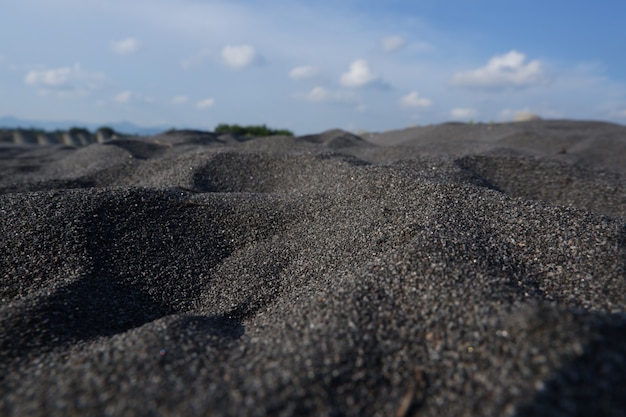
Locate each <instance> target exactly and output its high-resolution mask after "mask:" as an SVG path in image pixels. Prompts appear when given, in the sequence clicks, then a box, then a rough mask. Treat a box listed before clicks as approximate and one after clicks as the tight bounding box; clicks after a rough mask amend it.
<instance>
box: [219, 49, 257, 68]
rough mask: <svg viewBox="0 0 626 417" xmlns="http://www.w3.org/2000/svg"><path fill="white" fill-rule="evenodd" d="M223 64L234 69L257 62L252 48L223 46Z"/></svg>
mask: <svg viewBox="0 0 626 417" xmlns="http://www.w3.org/2000/svg"><path fill="white" fill-rule="evenodd" d="M222 58H223V59H224V62H225V63H226V64H227V65H228V66H230V67H233V68H235V69H242V68H245V67H249V66H250V65H252V64H254V63H255V62H256V61H257V60H258V56H257V53H256V51H255V49H254V47H252V46H250V45H238V46H231V45H228V46H225V47H224V49H222Z"/></svg>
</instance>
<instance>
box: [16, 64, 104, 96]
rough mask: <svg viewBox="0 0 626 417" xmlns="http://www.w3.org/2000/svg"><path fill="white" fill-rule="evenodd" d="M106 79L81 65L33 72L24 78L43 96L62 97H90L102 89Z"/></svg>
mask: <svg viewBox="0 0 626 417" xmlns="http://www.w3.org/2000/svg"><path fill="white" fill-rule="evenodd" d="M105 81H106V77H105V76H104V75H103V74H101V73H97V72H89V71H85V70H83V69H82V68H81V66H80V64H74V66H72V67H61V68H53V69H44V70H31V71H29V72H28V73H27V74H26V76H25V77H24V82H25V83H26V84H27V85H30V86H33V87H37V88H39V92H40V93H41V94H48V93H50V92H52V93H56V94H57V95H58V96H60V97H75V96H84V95H88V94H89V93H90V92H91V91H94V90H97V89H99V88H102V86H103V85H104V83H105Z"/></svg>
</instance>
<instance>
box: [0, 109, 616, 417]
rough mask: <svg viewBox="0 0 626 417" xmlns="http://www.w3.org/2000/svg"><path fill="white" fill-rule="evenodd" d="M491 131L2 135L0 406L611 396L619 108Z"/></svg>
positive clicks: (435, 403) (591, 399)
mask: <svg viewBox="0 0 626 417" xmlns="http://www.w3.org/2000/svg"><path fill="white" fill-rule="evenodd" d="M556 125H558V126H560V128H559V132H560V133H559V134H558V135H557V134H555V133H554V132H555V126H556ZM488 128H489V127H488V126H485V125H477V126H467V125H440V126H436V127H432V128H418V129H414V132H413V136H411V131H410V130H407V131H402V132H390V133H388V134H387V136H380V135H379V136H371V137H367V138H366V139H367V141H366V140H363V139H362V138H359V137H357V136H354V135H350V134H348V133H346V132H341V131H333V132H327V133H324V134H321V135H316V136H307V137H302V138H296V139H294V138H286V137H274V138H265V139H254V140H248V141H244V140H241V139H238V138H234V137H226V136H222V137H216V136H213V135H210V134H202V133H199V132H184V131H183V132H178V133H176V134H172V135H169V136H157V137H152V138H145V139H136V140H133V139H124V140H119V141H111V142H107V143H103V144H93V145H90V146H87V147H84V148H80V149H70V148H63V147H58V146H57V147H37V146H12V145H6V146H4V147H2V148H0V161H1V163H0V262H1V263H0V268H1V269H0V277H1V279H2V286H1V287H0V291H1V295H0V299H1V305H0V375H1V381H0V383H1V390H2V391H1V398H2V401H1V403H0V415H7V416H28V415H40V416H44V415H45V416H48V415H56V416H67V415H85V416H88V415H89V416H91V415H111V416H119V415H125V416H153V415H171V416H207V415H208V416H212V415H215V416H227V415H228V416H265V415H271V416H290V415H311V416H370V415H371V416H399V417H403V416H410V415H420V416H445V415H450V416H484V415H492V416H502V415H518V416H530V415H543V416H548V415H550V416H551V415H560V416H570V415H572V416H573V415H612V416H621V415H626V396H625V395H624V393H625V392H626V315H625V314H624V311H625V309H626V180H625V178H626V170H625V169H624V166H625V165H626V145H625V144H626V128H625V127H621V126H615V125H608V124H600V123H582V122H579V123H576V122H567V121H560V122H529V123H520V124H507V125H495V126H492V127H490V128H489V129H488ZM420 129H422V130H420ZM424 129H429V130H428V131H424ZM496 130H498V131H497V132H495V133H494V131H496ZM433 132H434V133H433ZM520 132H522V133H520ZM523 132H526V133H523ZM529 132H530V133H529ZM564 132H565V133H564ZM394 135H395V136H394ZM403 135H404V136H403ZM464 135H465V136H466V137H467V138H468V139H467V141H466V142H463V140H462V139H463V137H464ZM559 135H560V136H559ZM542 137H543V138H544V139H543V141H542V140H541V138H542ZM400 139H401V140H400ZM554 141H557V142H558V145H557V144H555V143H553V142H554ZM447 142H449V143H447ZM446 143H447V144H446ZM390 144H393V145H394V146H387V145H390ZM383 145H385V146H383ZM448 148H449V149H448ZM563 149H565V150H563ZM620 161H621V162H622V163H620Z"/></svg>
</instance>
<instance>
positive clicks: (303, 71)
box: [289, 66, 319, 80]
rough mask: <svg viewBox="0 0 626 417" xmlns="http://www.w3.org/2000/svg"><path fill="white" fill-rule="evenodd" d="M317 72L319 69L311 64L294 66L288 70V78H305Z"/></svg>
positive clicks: (313, 75) (315, 74)
mask: <svg viewBox="0 0 626 417" xmlns="http://www.w3.org/2000/svg"><path fill="white" fill-rule="evenodd" d="M317 74H319V69H318V68H316V67H312V66H303V67H295V68H294V69H292V70H291V71H289V78H293V79H294V80H302V79H305V78H313V77H315V76H317Z"/></svg>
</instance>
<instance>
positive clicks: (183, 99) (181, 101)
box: [172, 95, 189, 104]
mask: <svg viewBox="0 0 626 417" xmlns="http://www.w3.org/2000/svg"><path fill="white" fill-rule="evenodd" d="M188 101H189V97H187V96H184V95H180V96H176V97H174V98H173V99H172V103H174V104H185V103H186V102H188Z"/></svg>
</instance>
